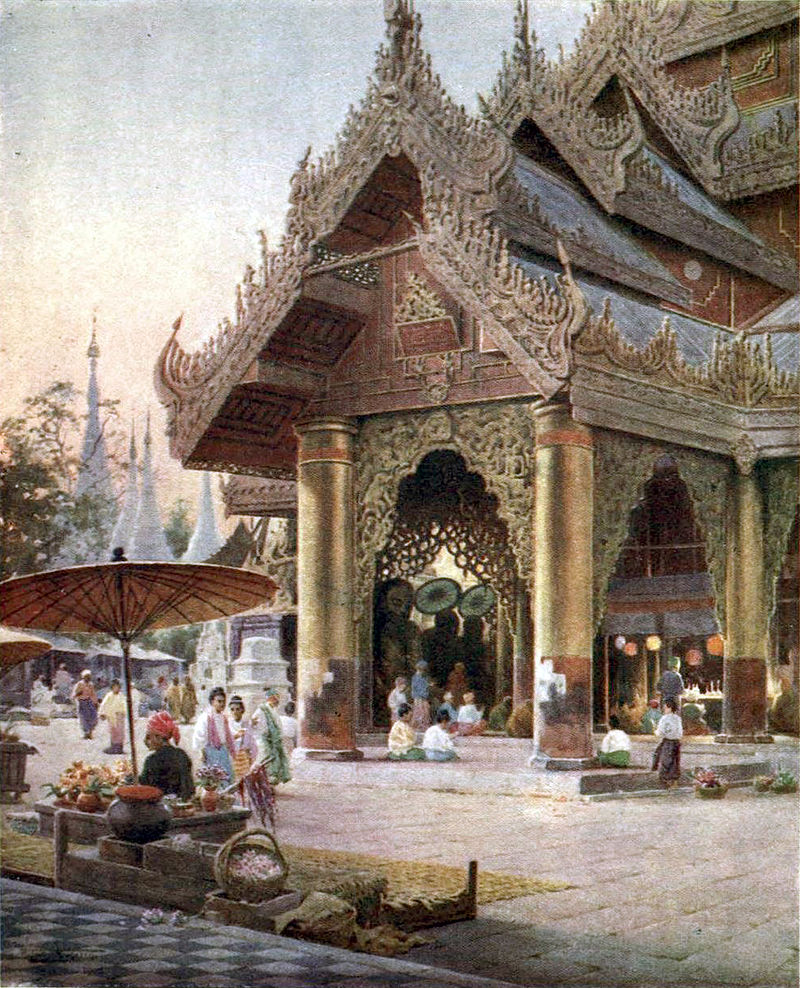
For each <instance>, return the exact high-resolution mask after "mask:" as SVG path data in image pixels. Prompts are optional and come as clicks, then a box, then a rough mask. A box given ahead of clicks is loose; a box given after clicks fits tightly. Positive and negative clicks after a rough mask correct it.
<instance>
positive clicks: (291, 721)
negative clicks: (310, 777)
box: [280, 700, 300, 755]
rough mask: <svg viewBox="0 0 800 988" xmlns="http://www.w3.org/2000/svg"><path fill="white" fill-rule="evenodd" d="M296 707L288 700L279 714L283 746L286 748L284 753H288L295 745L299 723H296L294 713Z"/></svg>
mask: <svg viewBox="0 0 800 988" xmlns="http://www.w3.org/2000/svg"><path fill="white" fill-rule="evenodd" d="M296 709H297V708H296V707H295V705H294V701H293V700H289V701H288V702H287V704H286V706H285V707H284V708H283V713H282V714H281V716H280V722H281V734H282V735H283V746H284V748H285V749H286V753H287V754H289V755H290V754H291V753H292V751H293V750H294V749H295V748H296V747H297V744H298V734H299V731H300V725H299V724H298V723H297V718H296V717H295V715H294V712H295V710H296Z"/></svg>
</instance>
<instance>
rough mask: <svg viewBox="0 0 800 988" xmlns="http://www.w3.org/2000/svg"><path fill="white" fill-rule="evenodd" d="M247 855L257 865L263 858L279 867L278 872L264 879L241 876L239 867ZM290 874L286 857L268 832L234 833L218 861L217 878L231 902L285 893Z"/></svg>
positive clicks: (216, 862)
mask: <svg viewBox="0 0 800 988" xmlns="http://www.w3.org/2000/svg"><path fill="white" fill-rule="evenodd" d="M245 855H246V856H247V858H248V859H249V861H250V863H251V864H253V863H255V864H256V866H257V863H258V861H259V860H260V859H266V860H268V861H269V862H270V863H271V864H272V865H273V866H277V872H276V873H275V874H274V875H268V876H266V875H265V876H264V877H258V876H255V875H243V874H240V873H238V871H237V865H239V863H240V862H241V861H242V859H243V858H244V857H245ZM288 874H289V865H288V864H287V862H286V858H284V856H283V855H282V854H281V851H280V848H279V847H278V844H277V842H276V840H275V838H274V837H273V836H272V834H271V833H270V832H269V831H268V830H259V829H255V830H243V831H241V832H240V833H238V834H234V835H233V836H232V837H229V838H228V840H226V841H225V843H224V844H223V845H222V847H221V848H220V849H219V851H217V856H216V858H215V859H214V877H215V878H216V880H217V884H218V885H219V887H220V888H221V889H223V891H224V892H225V894H226V895H227V896H228V898H230V899H244V900H245V901H246V902H263V901H264V900H265V899H272V898H274V897H275V896H276V895H278V893H279V892H281V891H282V890H283V887H284V885H285V884H286V877H287V875H288Z"/></svg>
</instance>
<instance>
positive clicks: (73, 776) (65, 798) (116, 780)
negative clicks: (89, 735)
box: [42, 759, 131, 813]
mask: <svg viewBox="0 0 800 988" xmlns="http://www.w3.org/2000/svg"><path fill="white" fill-rule="evenodd" d="M130 771H131V768H130V765H129V764H128V762H127V761H125V760H124V759H118V760H117V761H116V762H114V764H113V765H87V764H86V762H83V761H76V762H73V763H72V764H71V765H70V766H69V767H68V768H66V769H64V771H63V772H62V773H61V775H60V776H59V778H58V782H56V783H52V782H47V783H45V784H44V785H43V786H42V788H43V789H45V790H47V791H48V792H49V795H51V796H55V797H56V805H57V806H66V807H70V808H73V809H79V810H85V811H86V812H89V813H96V812H98V811H100V810H103V811H105V810H106V809H108V806H109V805H110V803H111V800H112V799H113V798H114V791H115V789H116V787H117V786H119V785H120V784H121V783H123V782H124V781H125V780H126V779H127V778H129V777H130Z"/></svg>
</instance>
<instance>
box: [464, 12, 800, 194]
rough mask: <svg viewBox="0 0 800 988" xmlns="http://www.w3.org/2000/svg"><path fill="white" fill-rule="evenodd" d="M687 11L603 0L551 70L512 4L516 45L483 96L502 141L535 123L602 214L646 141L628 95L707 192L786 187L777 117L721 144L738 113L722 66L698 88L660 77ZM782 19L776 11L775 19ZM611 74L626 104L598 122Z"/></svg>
mask: <svg viewBox="0 0 800 988" xmlns="http://www.w3.org/2000/svg"><path fill="white" fill-rule="evenodd" d="M695 6H699V7H706V6H709V7H714V6H716V5H715V4H714V3H711V4H699V5H698V4H692V7H695ZM740 6H741V7H745V6H746V7H770V6H773V5H772V4H768V3H749V4H740ZM687 10H688V0H684V2H681V0H678V2H670V3H663V2H661V0H640V2H637V3H617V2H614V0H605V2H603V3H602V4H600V5H599V6H598V8H597V9H596V10H595V13H594V16H593V17H592V18H590V19H588V20H587V24H586V26H585V27H584V29H583V31H582V33H581V35H580V37H579V38H578V40H577V41H576V43H575V48H574V51H573V52H572V53H571V54H570V56H569V57H567V58H564V57H563V56H562V57H561V59H560V60H559V62H558V63H557V64H556V63H553V62H549V61H548V60H547V59H546V58H545V55H544V52H543V51H542V50H541V49H539V48H537V42H536V35H535V33H534V32H530V31H529V26H528V12H527V0H517V13H516V18H515V32H514V33H515V43H514V47H513V49H512V51H511V54H510V55H509V54H505V53H504V55H503V61H502V65H501V69H500V73H499V75H498V78H497V80H496V82H495V84H494V88H493V89H492V92H491V94H490V95H489V97H488V98H485V99H482V100H481V104H482V108H483V112H484V114H485V116H487V118H489V119H490V120H492V121H493V122H494V123H495V124H496V125H497V126H498V127H500V128H501V129H502V130H503V131H505V132H506V133H507V134H509V135H511V134H513V133H514V132H515V131H516V130H517V128H518V127H519V126H520V124H521V123H522V122H523V120H525V119H530V120H533V121H534V122H535V123H536V124H537V125H538V126H539V127H540V129H541V130H542V131H543V133H544V134H545V135H546V136H547V138H548V139H549V140H550V141H552V143H553V144H554V145H555V147H556V148H557V149H558V151H559V153H560V154H561V155H562V156H563V157H564V160H565V161H567V162H568V163H569V165H570V166H571V167H572V168H573V169H574V171H575V172H576V173H577V174H578V175H579V176H580V178H581V180H582V181H583V182H584V183H585V184H586V185H587V186H588V188H590V189H591V190H592V193H593V194H594V195H595V197H596V198H597V200H598V201H599V202H600V203H601V204H602V205H603V207H604V208H605V209H606V210H608V211H609V212H614V211H615V210H616V197H617V196H618V195H619V194H620V193H622V192H624V191H625V189H626V168H625V165H626V162H627V161H628V159H629V158H630V157H631V156H632V155H634V154H635V153H636V152H637V151H638V150H639V149H640V148H641V147H642V145H643V144H644V141H645V133H644V128H643V126H642V123H641V121H640V119H639V114H638V112H637V109H636V106H635V104H634V101H633V100H632V98H631V93H633V94H635V96H636V98H637V99H638V100H639V101H640V102H641V103H642V105H643V106H644V107H645V108H646V109H647V111H648V113H649V114H650V115H651V116H652V118H653V119H654V120H655V121H656V123H657V125H658V126H659V127H660V128H661V129H662V130H663V132H664V134H665V135H666V136H667V138H668V139H669V140H670V142H671V143H672V145H673V147H674V148H675V149H676V151H677V152H678V153H679V154H680V155H681V157H682V158H683V159H684V161H685V162H686V163H687V165H688V166H689V168H690V169H691V171H692V172H693V174H694V175H695V177H696V178H697V180H698V181H699V182H700V183H701V184H702V185H703V186H704V188H705V189H706V190H707V191H708V192H710V193H712V194H713V195H716V196H719V197H723V198H734V197H736V196H742V195H750V194H756V193H758V192H763V191H767V190H768V189H772V188H779V187H782V186H784V185H789V184H792V182H793V181H795V180H796V173H797V163H796V161H797V158H796V151H797V145H796V137H795V138H794V145H792V137H791V135H790V134H789V133H787V130H788V128H786V126H785V121H784V123H783V124H781V123H780V122H778V121H777V119H776V121H774V122H773V123H772V124H771V125H769V126H767V127H766V128H764V129H763V130H762V131H760V132H759V133H758V134H754V135H752V136H751V137H750V138H749V139H748V142H747V144H746V146H744V147H738V146H735V145H733V144H731V143H730V142H729V141H728V138H730V137H731V135H732V134H734V133H735V132H736V130H737V129H738V127H739V126H740V114H739V109H738V106H737V104H736V101H735V99H734V95H733V86H732V83H731V78H730V73H729V71H728V67H727V65H726V64H723V70H722V73H721V74H720V76H719V78H718V79H716V80H715V81H714V82H712V83H710V84H709V85H708V86H705V87H700V88H688V87H684V86H681V85H680V84H679V83H678V82H676V81H675V79H673V78H672V77H671V76H669V75H668V73H667V72H666V70H665V67H664V66H665V64H666V62H667V61H668V59H667V57H666V55H665V52H664V47H663V45H664V42H665V39H670V38H673V37H676V36H678V35H679V34H680V30H681V25H682V23H683V21H684V20H685V18H686V16H687ZM693 16H694V15H693ZM757 19H758V18H756V20H757ZM785 19H788V16H787V15H786V11H785V10H784V11H782V12H781V14H780V20H785ZM718 44H719V43H718ZM613 77H617V78H618V79H619V80H620V82H621V84H622V88H621V93H622V97H623V99H624V100H625V108H624V109H623V110H621V111H620V112H619V113H618V114H617V115H616V116H613V117H601V116H599V114H598V113H597V110H596V109H595V107H594V106H593V101H594V99H595V98H596V96H597V95H598V94H599V93H600V92H601V91H602V89H603V87H604V86H605V85H606V83H607V82H608V81H609V80H610V79H612V78H613ZM781 127H783V131H781ZM792 168H794V174H792Z"/></svg>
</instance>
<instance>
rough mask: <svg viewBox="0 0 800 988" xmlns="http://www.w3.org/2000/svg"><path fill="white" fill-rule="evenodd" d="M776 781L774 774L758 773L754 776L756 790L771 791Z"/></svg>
mask: <svg viewBox="0 0 800 988" xmlns="http://www.w3.org/2000/svg"><path fill="white" fill-rule="evenodd" d="M774 781H775V776H774V775H756V776H754V778H753V788H754V789H755V791H756V792H769V791H770V789H772V783H773V782H774Z"/></svg>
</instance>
